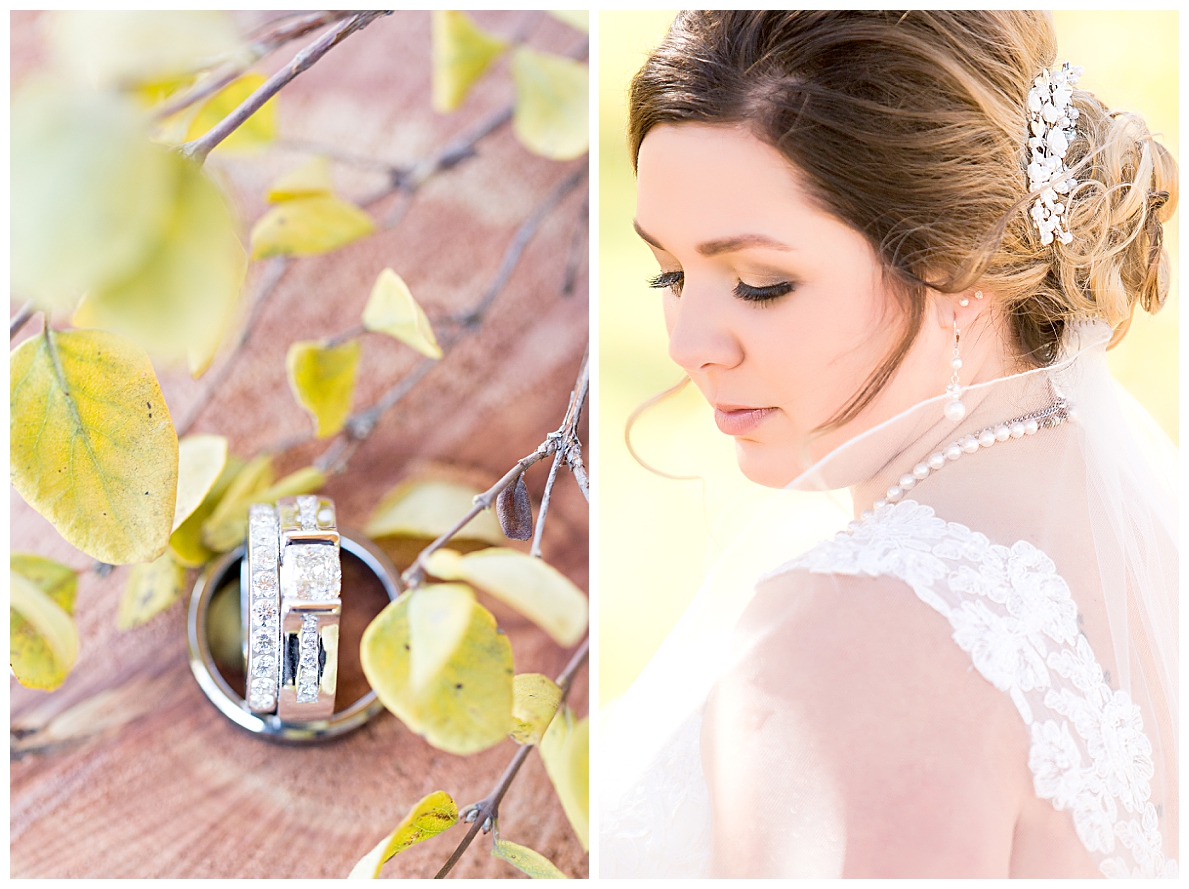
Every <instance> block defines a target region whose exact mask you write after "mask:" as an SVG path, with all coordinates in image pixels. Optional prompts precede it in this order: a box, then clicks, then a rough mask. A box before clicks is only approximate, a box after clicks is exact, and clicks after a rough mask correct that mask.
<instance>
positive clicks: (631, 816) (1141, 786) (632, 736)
mask: <svg viewBox="0 0 1189 889" xmlns="http://www.w3.org/2000/svg"><path fill="white" fill-rule="evenodd" d="M1110 338H1111V330H1110V328H1109V327H1108V326H1106V325H1105V324H1103V323H1101V322H1094V321H1085V322H1079V323H1075V324H1071V325H1069V326H1068V328H1067V330H1066V332H1065V335H1064V339H1063V352H1062V355H1061V357H1060V358H1059V359H1058V360H1057V361H1056V362H1054V363H1053V364H1051V365H1049V366H1047V367H1043V368H1039V369H1036V370H1031V371H1028V372H1025V373H1019V374H1015V375H1010V376H1006V377H1003V378H1000V379H996V380H993V381H990V382H986V383H982V384H978V385H973V386H970V387H968V388H967V389H965V390H964V391H963V395H962V398H963V401H964V403H965V404H966V406H967V412H966V415H965V417H964V418H963V419H961V420H960V421H958V422H957V423H955V422H954V421H952V420H950V419H947V418H946V417H945V414H944V408H945V404H946V397H945V396H944V395H942V396H939V397H937V398H934V399H930V400H928V401H925V402H922V403H919V404H917V405H914V406H913V407H911V408H909V409H908V410H905V411H903V412H902V413H900V414H898V415H897V416H895V417H893V418H892V419H890V420H888V421H886V422H884V423H881V424H880V425H879V426H877V427H875V428H873V429H870V430H868V431H866V432H864V433H863V434H862V435H859V436H857V437H855V438H853V439H852V440H850V441H849V442H847V443H846V444H844V445H843V446H841V447H839V448H837V449H836V450H835V451H833V452H832V453H830V454H829V455H827V456H826V457H825V458H824V459H822V460H820V461H818V462H817V463H816V464H815V465H814V466H812V467H811V468H810V469H808V470H807V471H806V472H804V473H802V475H801V476H800V477H798V478H797V479H796V480H795V481H794V482H793V483H792V484H790V485H789V486H788V488H786V489H785V490H784V491H781V492H777V493H775V494H774V496H773V499H772V501H771V503H770V505H769V507H768V508H767V509H765V510H764V511H763V512H762V513H761V514H758V515H756V516H755V519H754V521H753V522H752V523H751V526H750V528H749V530H748V532H746V533H743V534H740V535H739V536H738V538H737V542H736V543H735V544H733V545H732V547H731V548H730V549H729V550H728V551H727V552H726V554H725V555H724V556H723V557H722V559H721V560H720V561H719V563H718V565H717V566H716V567H715V568H714V569H713V570H712V571H711V572H710V574H709V576H708V577H707V579H706V582H705V584H704V585H703V587H702V589H701V590H700V591H699V593H698V595H697V597H696V598H695V600H694V602H693V604H692V605H691V607H690V608H689V609H688V610H687V612H686V613H685V614H684V615H683V617H682V618H681V620H680V621H679V623H678V624H677V626H676V628H675V629H674V631H673V632H672V633H671V634H670V636H669V637H668V638H667V639H666V641H665V642H664V644H663V645H662V646H661V648H660V649H659V651H658V652H657V655H656V656H655V657H654V659H653V660H652V662H651V663H650V664H649V665H648V667H647V668H646V669H645V670H644V672H643V673H642V674H641V676H640V677H639V679H638V680H637V681H636V683H635V684H634V685H633V686H632V688H631V689H630V690H629V692H628V693H627V694H626V695H625V696H624V698H622V699H621V701H620V702H619V703H618V704H617V706H616V708H615V710H614V712H613V713H611V714H610V716H609V717H608V718H607V720H606V722H605V724H604V726H603V729H602V735H601V737H602V742H601V743H602V756H601V760H600V761H601V766H600V774H601V775H602V776H603V777H602V783H601V787H600V797H599V799H600V812H601V815H600V824H601V827H600V831H601V841H600V847H599V852H600V868H601V873H602V874H603V875H605V876H616V875H629V874H630V875H636V876H646V875H650V874H651V875H657V876H660V875H665V876H683V875H685V876H695V875H706V874H707V868H708V860H709V850H710V846H711V843H710V823H709V814H708V810H709V799H708V795H707V790H706V787H705V781H704V779H703V777H702V771H701V761H700V753H699V740H698V725H699V724H700V719H701V713H702V708H703V706H704V704H705V702H706V700H707V696H708V694H709V693H710V692H711V691H712V689H713V688H714V686H715V683H716V682H717V681H718V680H719V679H720V678H721V677H722V676H723V675H724V674H725V673H727V671H729V670H730V669H732V667H733V665H737V664H739V663H740V662H741V661H742V660H744V659H746V658H747V657H748V656H749V654H750V653H752V652H754V651H756V650H757V647H758V646H761V645H764V644H765V642H767V641H770V640H769V639H766V638H765V637H766V634H767V632H768V631H766V630H759V631H752V632H751V635H749V636H747V637H745V638H744V637H741V636H740V634H739V633H737V632H736V631H735V629H734V628H735V627H736V624H737V623H738V620H739V617H740V615H741V614H742V613H743V612H744V610H745V609H746V608H747V606H748V604H749V602H750V601H751V599H752V597H753V595H754V590H755V588H756V584H757V582H760V581H761V580H762V579H763V578H765V577H769V576H773V575H777V574H781V573H782V572H786V571H790V570H801V571H806V572H811V573H812V572H817V573H818V574H819V575H820V577H825V578H829V577H830V576H831V571H833V570H834V566H836V565H837V564H838V557H837V553H838V552H850V553H853V554H855V555H854V561H853V562H852V563H851V564H849V566H848V568H847V569H846V570H848V571H849V572H850V573H852V574H858V575H862V574H863V573H864V572H867V573H870V574H875V573H877V572H883V573H888V572H889V571H890V573H892V574H894V575H895V576H897V577H899V578H900V579H903V580H905V582H906V583H908V585H909V586H910V587H911V588H912V589H913V590H914V591H915V592H916V594H917V596H918V597H919V598H920V599H921V600H922V601H925V602H926V603H927V604H930V605H932V606H933V607H934V608H935V609H936V610H937V611H938V612H939V613H940V614H941V615H944V616H946V617H948V619H949V621H950V625H951V626H952V634H953V638H954V640H955V642H956V643H957V644H959V645H960V646H961V647H963V648H964V649H966V650H967V652H968V653H969V654H970V658H971V661H972V662H973V666H974V667H977V668H978V670H979V672H980V673H981V674H982V675H983V676H984V677H985V678H986V679H987V680H988V681H990V682H991V683H992V684H994V685H995V686H996V687H997V688H1000V689H1001V690H1003V691H1004V692H1005V693H1007V694H1008V695H1009V696H1010V697H1011V700H1012V702H1013V703H1014V704H1015V705H1016V708H1017V709H1018V710H1019V711H1020V714H1021V717H1022V718H1023V720H1024V724H1025V726H1026V729H1027V731H1028V732H1029V734H1030V739H1031V740H1030V744H1031V746H1030V750H1031V753H1030V760H1029V766H1030V767H1031V769H1032V773H1033V776H1034V781H1035V785H1036V792H1037V794H1038V796H1040V797H1042V798H1046V799H1049V800H1051V801H1052V803H1053V805H1054V806H1055V807H1056V808H1057V809H1061V810H1068V811H1069V812H1070V813H1071V816H1072V818H1073V820H1074V824H1075V827H1076V829H1077V832H1078V836H1079V838H1080V839H1081V840H1082V842H1083V844H1085V846H1086V848H1087V849H1088V850H1089V851H1090V853H1091V857H1092V858H1093V860H1094V861H1095V863H1096V864H1097V865H1098V866H1099V868H1100V869H1101V870H1102V871H1103V872H1104V873H1106V874H1107V875H1152V876H1161V875H1163V876H1168V875H1171V874H1174V873H1175V867H1176V865H1175V861H1174V860H1173V859H1175V857H1176V852H1175V850H1176V840H1177V830H1178V800H1177V775H1178V773H1177V760H1176V754H1177V740H1178V738H1177V732H1178V687H1177V676H1178V655H1177V626H1178V623H1177V622H1178V603H1177V592H1178V532H1177V521H1178V515H1177V513H1178V504H1177V492H1178V490H1179V480H1178V469H1177V455H1176V449H1175V447H1174V446H1173V445H1172V443H1171V442H1170V441H1169V439H1168V438H1167V436H1165V435H1164V433H1163V432H1162V431H1161V430H1160V429H1159V428H1158V427H1157V425H1156V424H1155V423H1154V421H1153V420H1152V419H1151V418H1150V417H1149V416H1148V414H1147V413H1146V412H1145V411H1144V410H1143V408H1142V407H1140V406H1139V405H1138V404H1137V403H1136V402H1135V400H1134V399H1133V398H1132V397H1131V396H1130V395H1129V394H1128V393H1127V392H1126V391H1125V390H1124V389H1123V388H1122V387H1121V386H1120V385H1119V384H1118V383H1117V382H1116V381H1115V380H1114V379H1113V378H1112V376H1111V374H1110V372H1109V369H1108V367H1107V362H1106V347H1107V345H1108V343H1109V341H1110ZM1054 406H1060V410H1059V411H1058V412H1057V413H1056V414H1054V413H1053V408H1054ZM1046 412H1047V413H1046ZM1037 414H1039V415H1040V416H1041V418H1042V419H1041V421H1040V422H1039V423H1038V424H1037V428H1036V430H1035V431H1034V432H1033V431H1027V432H1024V433H1023V434H1016V435H1011V434H1009V435H1008V436H1007V437H1006V438H1004V437H1003V436H1002V435H1001V436H999V437H998V438H995V437H994V433H995V431H996V430H997V429H999V428H1000V427H1002V426H1003V425H1004V424H1005V423H1008V425H1009V430H1010V425H1011V423H1010V421H1017V420H1021V418H1027V417H1029V416H1033V415H1037ZM1054 416H1056V417H1058V418H1060V419H1061V420H1063V422H1059V423H1056V422H1046V420H1045V418H1046V417H1049V418H1051V417H1054ZM1066 417H1068V419H1066ZM1020 425H1021V426H1023V425H1024V423H1023V422H1021V423H1020ZM988 431H989V432H990V433H991V437H990V438H988V436H987V434H986V433H987V432H988ZM1016 431H1017V432H1020V430H1016ZM980 436H981V437H982V439H983V444H979V443H978V442H979V438H980ZM971 442H974V444H973V445H972V444H971ZM963 443H964V444H965V447H963V446H962V445H963ZM954 444H959V447H960V448H961V450H962V453H961V456H960V457H958V458H956V459H955V458H954V457H952V456H950V457H945V459H944V462H943V464H942V466H941V468H938V469H935V470H933V471H931V472H930V473H928V474H927V477H926V478H924V479H923V480H918V479H916V478H913V480H912V482H911V483H910V485H909V486H908V487H909V490H906V491H904V492H903V494H902V496H900V497H898V498H897V502H893V503H888V504H886V505H882V506H880V507H879V508H878V509H875V510H874V514H873V515H871V514H868V515H865V516H864V517H863V518H860V519H859V520H858V521H855V522H853V524H852V520H854V519H855V513H860V512H863V511H865V510H871V509H872V506H873V504H871V503H858V502H856V503H854V504H853V511H852V503H851V498H850V496H849V492H848V491H847V489H848V488H851V489H853V490H856V491H857V490H863V491H866V490H871V489H872V485H871V484H870V482H872V481H873V480H874V481H877V482H878V484H877V485H875V488H876V489H878V490H880V491H882V490H884V489H885V488H886V487H888V486H892V485H896V484H897V483H898V480H900V479H901V478H904V477H906V476H909V477H911V476H913V473H914V469H915V468H917V467H919V466H920V465H921V464H922V463H923V464H925V465H926V466H927V465H929V464H928V461H929V458H930V457H931V456H933V455H936V454H941V455H943V457H944V456H945V455H946V452H947V451H948V450H950V449H951V447H952V445H954ZM806 510H811V511H813V512H814V514H815V516H816V518H815V520H814V523H813V524H814V526H815V527H817V528H818V529H819V530H820V532H821V533H820V535H819V536H822V537H828V536H829V535H830V534H836V535H837V538H838V540H840V541H841V542H840V543H834V544H830V543H827V544H826V546H827V547H828V546H830V545H833V546H834V550H833V551H832V552H834V556H832V557H831V558H832V559H833V561H831V560H830V559H827V558H826V557H825V556H823V555H821V553H824V552H826V550H823V549H822V547H821V546H818V547H816V548H811V545H812V544H813V543H814V541H812V540H808V539H806V538H805V534H804V531H802V530H799V529H801V528H803V527H804V525H805V523H804V520H803V517H804V513H805V511H806ZM922 535H923V536H924V538H925V539H926V540H927V541H928V542H927V544H926V545H922V544H921V540H922ZM854 541H860V542H861V543H862V546H861V547H859V546H858V545H857V543H854V545H852V543H853V542H854ZM847 547H850V549H846V548H847ZM840 548H841V549H840ZM805 550H808V552H803V551H805ZM815 554H816V555H815ZM864 560H874V561H871V562H870V563H868V562H866V561H864ZM876 563H878V564H876ZM889 566H891V567H890V568H889ZM820 577H819V579H820ZM795 605H796V603H795V602H789V603H788V607H789V608H794V607H795ZM779 624H780V621H779V620H774V621H772V622H771V624H770V626H772V627H777V626H779ZM772 632H776V630H772ZM793 743H794V741H793V740H788V741H786V740H783V739H782V737H775V738H773V739H772V740H771V741H770V742H768V743H765V744H764V745H763V746H762V747H761V748H759V749H760V751H761V752H760V753H759V754H758V755H756V756H755V757H754V760H755V761H753V762H749V764H748V767H749V768H750V769H751V770H753V773H755V774H760V775H763V774H765V773H770V774H773V775H776V774H778V773H780V772H781V770H782V769H784V770H787V769H788V760H789V756H790V755H791V753H793V752H794V751H791V750H790V749H788V745H792V744H793ZM796 780H798V781H808V782H810V783H812V781H813V776H812V775H806V776H801V777H800V778H797V779H796ZM798 786H800V785H798ZM810 808H811V810H810V811H808V812H806V813H803V817H804V819H805V821H804V825H803V828H804V830H806V831H809V832H811V833H812V832H813V831H818V832H819V833H820V836H819V837H818V838H817V840H816V842H815V844H814V845H813V848H814V849H816V850H817V852H815V853H814V855H816V857H814V855H811V856H810V859H811V860H809V862H808V863H805V862H802V864H803V865H804V867H803V868H802V872H804V873H805V874H806V875H809V874H818V875H826V874H828V873H830V872H832V871H834V870H837V868H838V860H837V856H838V854H840V853H839V852H838V849H839V844H840V843H841V844H842V845H843V846H844V845H845V837H839V836H838V835H837V834H838V830H837V826H836V825H831V823H830V821H829V813H828V812H827V811H825V810H823V811H822V812H817V813H815V812H813V811H812V807H810ZM818 816H821V817H818ZM757 817H760V816H757Z"/></svg>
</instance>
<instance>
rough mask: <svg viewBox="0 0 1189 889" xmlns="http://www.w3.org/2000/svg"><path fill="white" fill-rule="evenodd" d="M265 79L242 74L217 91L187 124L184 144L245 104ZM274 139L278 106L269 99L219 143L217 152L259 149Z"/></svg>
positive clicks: (216, 148)
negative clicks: (188, 125)
mask: <svg viewBox="0 0 1189 889" xmlns="http://www.w3.org/2000/svg"><path fill="white" fill-rule="evenodd" d="M265 80H267V78H266V77H265V76H264V75H263V74H245V75H244V76H243V77H239V78H237V79H235V80H233V81H231V83H229V84H227V86H225V87H223V89H221V90H219V91H218V92H217V93H215V94H214V95H213V96H211V97H210V98H209V99H207V100H206V101H205V102H203V103H202V106H201V107H200V108H199V109H198V113H197V114H196V115H195V116H194V119H193V120H192V121H190V129H189V130H188V131H187V132H186V141H187V142H191V141H193V140H194V139H197V138H199V137H201V136H204V135H206V133H207V132H209V131H210V130H212V129H214V128H215V126H216V125H217V124H218V123H220V122H221V121H222V120H223V118H225V117H227V115H229V114H231V112H232V111H234V110H235V109H236V108H238V107H239V106H240V105H242V104H243V103H244V101H245V100H247V98H248V97H249V96H250V95H252V93H254V92H256V90H257V89H259V88H260V87H261V86H263V85H264V82H265ZM276 137H277V103H276V100H275V99H269V100H268V101H267V102H265V103H264V104H263V105H262V106H260V108H259V109H258V110H257V111H255V112H253V114H252V116H251V117H249V118H248V119H247V120H246V121H244V122H243V123H242V124H240V126H239V127H238V128H237V129H236V130H235V132H233V133H232V134H231V135H230V136H228V137H227V138H226V139H224V140H223V141H222V142H220V143H219V144H218V145H217V146H216V147H215V150H216V151H220V150H222V149H224V148H230V149H232V150H233V151H235V150H240V151H242V150H244V149H253V148H260V147H261V146H264V145H267V144H268V143H269V142H271V141H272V140H273V139H275V138H276Z"/></svg>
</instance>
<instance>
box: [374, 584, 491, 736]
mask: <svg viewBox="0 0 1189 889" xmlns="http://www.w3.org/2000/svg"><path fill="white" fill-rule="evenodd" d="M463 589H464V590H465V588H463ZM427 590H433V586H427V587H421V588H418V589H416V590H413V591H411V592H408V593H405V594H404V595H403V596H401V597H400V598H399V599H397V600H396V601H395V602H392V603H391V604H389V605H388V607H386V608H385V609H384V610H383V611H381V612H380V614H379V615H377V617H376V618H375V619H374V620H373V621H372V622H371V624H369V625H368V628H367V630H365V631H364V634H363V640H362V642H361V643H360V661H361V663H362V665H363V672H364V675H366V676H367V679H368V682H369V683H370V684H371V686H372V688H373V689H375V692H376V696H377V697H378V698H379V699H380V701H381V702H382V703H383V704H384V706H385V707H387V708H388V709H389V710H391V711H392V712H393V713H394V714H396V716H397V717H399V718H400V720H401V721H402V722H403V723H404V724H405V725H406V726H408V727H409V729H411V730H412V731H414V732H416V733H417V734H419V735H421V736H422V737H424V738H425V739H426V740H427V741H428V742H429V743H430V744H432V745H433V746H435V747H437V748H439V749H441V750H445V751H447V752H448V753H457V754H460V755H463V754H468V753H476V752H478V751H480V750H486V749H487V748H488V747H491V746H493V745H494V744H498V743H499V742H500V741H501V740H502V739H503V738H504V736H505V735H507V734H508V732H509V731H510V730H511V727H512V674H513V666H512V646H511V645H510V644H509V643H508V637H507V636H505V635H504V634H503V633H501V632H499V631H498V630H497V628H496V624H495V618H494V617H492V616H491V613H490V612H489V611H487V609H485V608H483V607H482V606H481V605H479V604H478V603H473V604H472V607H471V616H470V624H469V626H468V627H467V631H466V633H465V635H464V636H463V638H462V640H461V641H460V642H459V644H458V646H457V647H456V649H455V651H454V654H453V655H452V656H451V657H450V660H449V661H447V663H446V664H445V666H444V667H443V669H442V670H441V671H440V672H439V674H438V675H437V676H436V677H435V678H434V679H433V680H431V681H429V682H427V683H426V684H425V685H424V686H423V687H422V688H421V689H420V691H419V692H417V693H414V691H413V689H412V684H411V682H410V681H409V674H410V662H411V655H410V648H412V647H415V646H416V645H417V644H418V640H417V639H416V638H415V637H413V636H412V635H411V634H410V622H409V613H408V612H409V603H410V601H411V600H412V598H413V597H414V596H418V595H420V594H422V593H424V592H426V591H427ZM422 644H429V643H426V642H425V640H422Z"/></svg>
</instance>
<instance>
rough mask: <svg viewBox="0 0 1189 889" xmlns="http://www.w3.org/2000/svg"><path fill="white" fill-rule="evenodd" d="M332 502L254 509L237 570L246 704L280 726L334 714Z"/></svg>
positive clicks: (337, 605)
mask: <svg viewBox="0 0 1189 889" xmlns="http://www.w3.org/2000/svg"><path fill="white" fill-rule="evenodd" d="M339 545H340V538H339V533H338V528H337V526H336V524H335V514H334V503H333V502H332V501H331V500H330V499H329V498H326V497H318V496H315V495H312V494H306V495H302V496H300V497H282V498H281V499H280V500H278V501H277V505H276V507H275V508H274V507H272V506H270V505H268V504H256V505H254V506H253V507H252V508H251V511H250V513H249V518H248V542H247V553H246V557H245V558H244V561H243V567H242V568H241V572H242V574H241V590H248V591H249V594H248V595H242V594H241V597H240V603H241V605H240V607H241V615H242V620H243V626H244V627H245V628H246V633H245V636H244V649H245V651H244V656H245V667H246V670H245V676H246V680H245V683H246V696H247V701H246V702H245V706H246V707H247V709H248V710H249V711H250V712H252V713H254V714H256V715H258V716H259V715H265V714H271V713H275V714H276V715H277V717H278V718H279V719H280V720H281V721H282V722H313V721H318V720H326V719H329V718H330V717H331V716H332V715H333V714H334V696H335V688H336V686H337V683H338V654H339V618H340V616H341V614H342V600H341V598H340V592H341V586H342V571H341V567H340V564H339Z"/></svg>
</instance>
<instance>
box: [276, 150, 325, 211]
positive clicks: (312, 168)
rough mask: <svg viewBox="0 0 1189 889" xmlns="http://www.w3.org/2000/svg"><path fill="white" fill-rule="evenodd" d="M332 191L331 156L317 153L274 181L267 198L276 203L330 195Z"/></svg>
mask: <svg viewBox="0 0 1189 889" xmlns="http://www.w3.org/2000/svg"><path fill="white" fill-rule="evenodd" d="M332 193H333V189H332V188H331V184H330V158H328V157H324V156H322V155H317V156H315V157H312V158H310V159H309V160H308V161H306V162H305V163H304V164H302V165H301V166H300V167H298V168H297V169H296V170H293V171H292V172H289V173H286V174H285V175H284V176H282V177H281V178H280V179H278V180H277V181H276V182H274V183H273V184H272V188H270V189H269V190H268V195H267V196H266V198H267V200H268V201H269V202H271V203H274V204H275V203H279V202H281V201H291V200H294V199H295V198H314V197H329V196H330V195H331V194H332Z"/></svg>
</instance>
